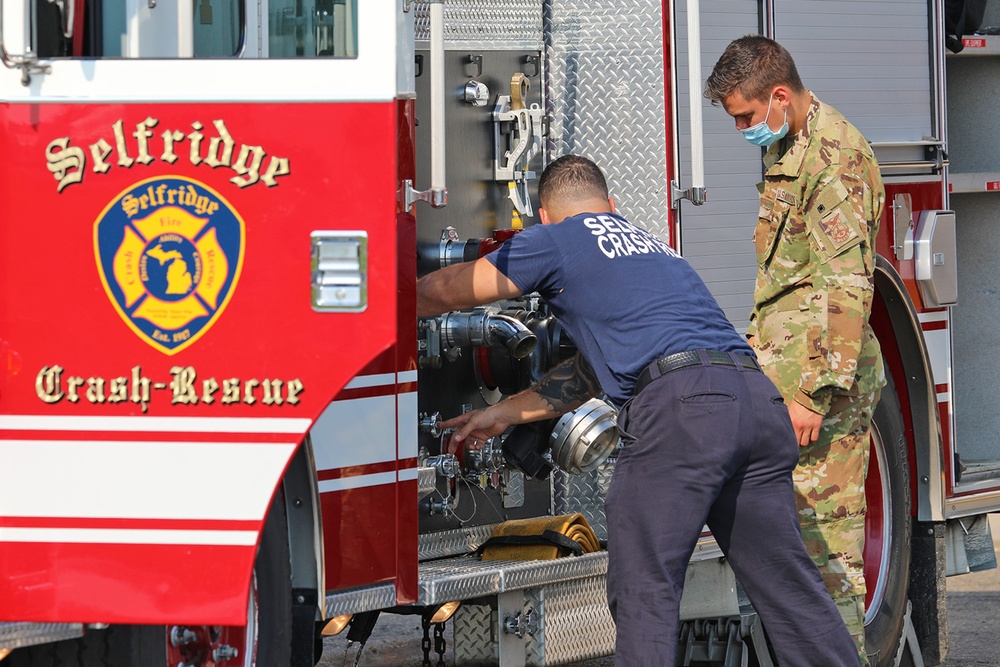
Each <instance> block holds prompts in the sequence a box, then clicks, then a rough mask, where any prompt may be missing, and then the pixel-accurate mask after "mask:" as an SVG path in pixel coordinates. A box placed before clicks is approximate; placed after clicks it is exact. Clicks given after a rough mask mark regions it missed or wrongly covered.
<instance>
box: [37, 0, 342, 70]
mask: <svg viewBox="0 0 1000 667" xmlns="http://www.w3.org/2000/svg"><path fill="white" fill-rule="evenodd" d="M34 7H35V29H34V35H33V40H34V47H35V51H36V53H38V55H39V57H41V58H47V59H51V58H65V57H84V58H190V57H193V58H233V57H238V58H310V57H327V58H356V57H357V54H358V45H357V33H358V19H357V0H157V2H155V3H149V2H145V1H143V2H135V1H132V0H62V2H59V3H55V2H52V1H51V0H35V1H34ZM74 11H75V12H82V13H83V16H82V20H81V19H80V17H75V20H74V17H73V14H72V13H70V14H68V15H67V12H74ZM67 21H69V23H68V24H69V25H71V26H75V27H76V30H75V31H73V30H70V33H71V34H69V35H67V34H66V29H65V26H66V25H67Z"/></svg>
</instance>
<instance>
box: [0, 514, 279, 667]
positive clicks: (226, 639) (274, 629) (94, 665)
mask: <svg viewBox="0 0 1000 667" xmlns="http://www.w3.org/2000/svg"><path fill="white" fill-rule="evenodd" d="M252 592H253V594H252V595H251V596H250V600H249V604H248V609H247V615H248V618H253V619H254V623H248V626H247V627H246V628H244V627H232V628H228V627H218V626H213V627H209V626H184V627H186V628H187V629H189V630H191V631H193V632H194V633H195V634H196V635H197V636H198V637H199V646H201V648H202V649H203V650H202V651H201V652H200V655H199V656H197V657H195V658H194V662H192V663H189V664H193V665H198V666H199V667H213V666H214V665H215V664H216V663H215V662H214V660H212V651H213V650H214V649H217V648H219V647H220V646H221V645H223V644H227V643H235V642H234V641H233V638H239V642H240V645H239V646H237V647H235V648H237V650H238V651H239V655H238V656H236V657H234V658H232V659H229V660H226V661H224V662H223V661H220V665H221V666H222V667H239V666H240V665H242V666H243V667H253V665H287V664H289V662H290V661H291V652H292V586H291V566H290V559H289V551H288V530H287V528H286V519H285V510H284V506H283V503H282V502H281V496H280V494H279V495H278V496H277V497H276V498H275V500H274V502H272V504H271V510H270V512H269V513H268V517H267V521H266V522H265V524H264V531H263V534H262V535H261V544H260V549H259V550H258V551H257V559H256V561H255V562H254V570H253V588H252ZM176 627H178V626H152V625H115V626H111V627H108V628H106V629H103V630H89V631H87V632H86V634H84V636H83V637H80V638H79V639H69V640H66V641H61V642H56V643H52V644H42V645H38V646H30V647H27V648H23V649H18V650H16V651H14V652H13V653H11V655H10V656H9V658H8V661H9V662H7V661H5V662H4V663H3V664H4V667H8V665H9V667H124V666H128V667H176V665H177V664H178V663H179V662H181V661H182V660H184V659H185V656H181V655H180V652H179V649H177V648H176V647H173V646H171V644H170V634H171V631H172V630H173V629H174V628H176ZM180 629H181V630H183V629H184V628H183V627H182V628H180ZM248 634H250V635H251V638H250V639H249V640H248V639H247V635H248ZM187 657H188V658H189V659H190V657H191V656H190V653H189V655H188V656H187Z"/></svg>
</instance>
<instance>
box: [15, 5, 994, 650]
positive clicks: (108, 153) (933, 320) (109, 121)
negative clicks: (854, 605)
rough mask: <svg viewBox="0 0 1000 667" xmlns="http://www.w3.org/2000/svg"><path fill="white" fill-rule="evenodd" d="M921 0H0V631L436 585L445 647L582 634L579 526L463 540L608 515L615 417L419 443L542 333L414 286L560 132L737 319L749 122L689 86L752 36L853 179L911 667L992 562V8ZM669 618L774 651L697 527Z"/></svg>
mask: <svg viewBox="0 0 1000 667" xmlns="http://www.w3.org/2000/svg"><path fill="white" fill-rule="evenodd" d="M944 11H945V8H944V6H943V3H942V2H940V1H935V0H931V1H928V0H863V1H862V0H842V1H837V2H823V3H818V2H793V1H791V0H719V1H713V2H711V3H702V5H701V6H700V7H699V3H698V2H697V0H688V2H686V3H681V2H677V1H675V0H621V1H620V2H616V3H594V2H584V1H582V0H544V1H542V0H447V2H443V1H441V0H431V1H430V2H426V1H418V0H366V1H365V2H358V0H225V1H223V0H30V1H24V0H2V2H0V17H2V23H0V59H2V62H3V64H4V65H5V67H4V68H3V69H0V161H2V164H3V165H5V166H4V167H3V168H2V169H3V171H2V172H0V367H2V371H3V372H2V375H0V659H3V657H4V656H7V660H8V661H9V662H8V664H13V665H18V666H20V665H36V666H48V665H58V666H86V667H90V666H91V665H98V664H100V665H103V664H116V665H142V666H146V665H150V666H155V667H159V666H163V667H166V666H167V665H169V666H170V667H174V666H176V665H184V666H186V667H193V666H210V665H254V664H260V665H267V666H278V665H289V664H290V665H294V666H295V667H301V666H305V665H313V664H314V663H315V662H316V660H317V659H318V653H319V650H320V648H321V646H322V642H321V641H320V638H321V637H322V634H321V633H326V634H332V633H335V632H337V631H339V630H340V629H341V628H343V627H345V625H346V626H348V627H349V630H348V631H347V632H348V633H351V634H350V635H349V636H351V637H353V638H355V639H359V640H361V641H363V640H364V639H365V638H366V637H367V636H368V634H369V633H370V632H371V631H372V626H373V624H375V623H376V621H377V619H378V617H379V613H381V612H395V613H415V614H420V615H421V616H422V618H423V627H424V629H425V637H428V636H429V635H428V633H429V630H430V629H431V628H433V629H434V632H435V634H436V635H437V636H438V638H439V639H440V638H441V637H443V635H442V634H441V633H442V632H443V627H444V626H443V625H441V623H442V622H443V620H444V619H446V618H448V617H449V615H450V619H451V620H450V621H449V622H450V624H451V625H452V627H453V632H454V634H453V635H452V636H451V644H452V646H453V648H454V653H455V659H456V662H457V663H458V664H469V663H475V662H477V661H478V662H480V663H481V662H490V661H492V662H493V663H494V664H501V665H505V666H508V665H525V664H529V665H559V664H567V663H571V662H573V661H574V660H580V659H584V658H590V657H596V656H601V655H610V654H612V653H613V652H614V627H613V624H612V621H611V619H610V616H609V614H608V612H607V608H606V598H605V592H604V582H605V574H606V568H607V553H606V551H600V552H597V553H589V554H584V555H582V556H579V557H574V558H559V559H555V560H548V561H527V562H517V561H483V560H481V559H480V558H478V557H477V555H476V551H477V548H478V547H479V546H480V545H481V544H482V543H483V542H484V541H485V540H486V539H487V538H488V537H489V536H490V534H491V533H492V531H493V530H494V528H495V526H497V525H498V524H501V523H502V522H505V521H508V520H512V519H525V518H532V517H544V516H547V515H564V514H576V513H580V514H582V515H583V516H584V517H585V518H586V519H587V520H588V522H589V524H590V525H591V527H592V528H593V529H594V531H595V533H596V535H597V537H598V538H599V539H605V538H606V535H607V528H606V521H605V519H604V515H603V494H604V491H605V490H606V489H607V485H608V481H609V479H610V477H611V474H612V472H613V469H614V460H615V457H614V448H615V444H616V440H617V434H616V432H615V428H614V416H615V415H614V409H613V408H612V407H611V406H610V405H609V404H607V403H606V402H604V401H601V400H595V401H592V402H591V403H588V404H586V405H585V406H583V407H582V408H580V409H579V410H577V411H575V412H574V413H571V414H570V415H567V416H566V417H564V418H562V419H560V420H558V421H557V422H555V423H549V424H545V425H542V426H536V427H534V428H533V429H520V430H515V431H513V432H511V433H510V434H507V435H506V436H505V437H498V438H496V439H495V442H490V443H487V446H486V447H485V448H484V449H483V450H481V451H475V452H472V451H469V452H464V453H460V455H458V456H456V455H453V454H448V453H447V451H446V448H445V447H444V443H445V442H446V441H447V438H448V435H449V434H448V433H443V432H441V431H440V430H439V428H438V427H437V422H438V420H439V419H440V418H444V417H449V416H452V415H454V414H457V413H460V412H462V411H464V410H468V409H471V408H475V407H480V406H483V405H486V404H489V403H493V402H495V401H497V400H500V399H501V398H502V397H503V396H504V395H507V394H511V393H513V392H516V391H518V390H520V389H521V388H523V387H525V386H527V385H528V384H530V383H531V382H532V381H533V380H534V379H536V378H537V377H539V375H540V373H542V372H544V371H545V370H546V369H547V368H549V367H551V366H552V365H553V364H554V363H557V362H558V361H559V360H561V359H563V358H566V356H567V355H570V354H572V353H573V351H574V348H573V343H572V341H571V340H570V339H569V338H568V337H567V336H566V335H565V334H564V333H563V332H562V330H561V328H560V326H559V323H558V321H556V320H554V319H553V318H552V317H551V316H550V315H549V313H548V311H547V308H546V305H545V304H544V303H542V302H540V301H539V299H538V298H537V297H535V296H533V295H528V296H526V297H524V298H522V299H518V300H516V301H512V302H505V303H498V304H492V305H490V306H489V307H486V308H479V309H475V310H472V311H469V312H455V313H449V314H447V315H445V316H443V317H436V318H431V319H427V320H420V321H418V319H417V318H416V317H415V314H414V313H415V282H416V279H417V278H418V276H420V275H423V274H424V273H426V272H429V271H431V270H433V269H435V268H438V267H441V266H446V265H448V264H451V263H455V262H461V261H467V260H471V259H476V258H478V257H480V256H482V255H483V254H485V253H487V252H490V251H491V250H493V249H494V248H496V247H497V245H498V244H500V243H502V242H503V241H504V240H505V239H507V238H509V236H510V235H511V234H514V233H516V232H517V230H518V229H520V228H522V227H523V226H525V225H530V224H532V223H533V222H534V221H535V220H536V218H535V216H534V215H533V214H534V211H533V198H534V195H535V187H534V186H535V183H536V178H537V175H538V174H539V172H540V170H541V168H542V167H543V166H544V164H545V163H546V161H547V160H549V159H551V158H553V157H555V156H558V155H561V154H564V153H568V152H575V153H582V154H585V155H589V156H591V157H593V158H595V159H596V160H597V161H598V162H599V163H600V164H601V165H602V166H603V167H604V168H605V170H606V171H607V173H608V175H609V178H610V183H611V187H612V190H613V194H614V196H616V198H617V201H618V203H619V206H620V208H621V210H622V211H623V212H624V213H625V214H626V215H627V216H628V217H629V218H630V219H632V220H634V221H635V222H637V223H639V224H642V225H643V226H645V227H647V228H649V229H652V230H654V231H656V233H658V234H659V235H660V236H661V237H662V238H663V239H664V240H665V241H667V242H669V243H671V244H672V245H674V246H675V247H677V248H678V249H680V250H681V251H682V253H683V254H684V255H685V256H686V257H687V258H688V259H689V261H691V263H692V264H693V265H694V266H695V267H696V268H697V269H698V270H699V272H700V273H701V274H702V275H703V277H704V278H705V280H706V281H707V282H708V284H709V285H710V287H711V289H712V291H713V293H714V294H715V295H716V297H717V298H718V299H719V301H720V303H722V305H723V306H724V308H725V309H726V311H727V314H728V315H729V316H730V318H731V319H732V321H733V322H734V323H735V324H736V326H737V327H738V328H741V329H745V326H746V316H747V314H748V312H749V309H750V304H751V293H752V286H753V279H754V275H755V272H756V268H757V267H756V262H755V260H754V249H753V246H752V244H751V243H750V240H749V237H750V235H751V233H752V228H753V225H754V214H755V212H756V211H757V201H756V199H757V193H756V190H755V188H754V185H755V184H756V183H757V182H758V181H759V180H760V177H761V163H760V153H759V151H757V150H756V149H754V148H752V147H750V146H747V145H746V144H745V142H743V141H742V139H741V137H740V136H739V134H738V133H737V132H735V130H734V129H733V127H732V122H731V119H729V118H728V117H727V116H726V115H725V114H724V113H723V112H722V111H721V110H720V109H717V108H713V107H711V106H710V105H708V103H707V102H706V101H705V100H703V99H702V96H701V94H700V89H701V85H702V82H703V80H704V77H705V75H706V74H707V72H708V71H709V70H710V68H711V65H712V64H713V63H714V62H715V59H716V58H717V57H718V56H719V54H720V53H721V51H722V49H723V48H724V47H725V46H726V44H728V42H729V41H730V40H732V39H733V38H735V37H738V36H740V35H743V34H747V33H755V32H762V33H764V34H767V35H771V36H774V37H775V38H777V39H778V40H779V41H781V42H782V43H783V44H785V45H786V46H787V47H788V48H789V49H790V50H791V52H792V54H793V55H794V56H795V58H796V61H797V62H798V64H799V66H800V70H801V73H802V76H803V79H804V80H805V82H806V84H807V85H808V86H810V87H811V88H812V89H813V90H814V91H816V93H817V95H818V96H819V97H820V98H821V99H823V100H824V101H826V102H828V103H830V104H832V105H833V106H835V107H836V108H838V109H839V110H840V111H842V112H844V113H845V114H846V115H847V117H848V118H850V119H851V120H852V121H853V122H854V123H855V124H856V125H857V126H858V127H859V128H860V129H861V131H862V132H863V133H864V134H865V135H866V137H868V139H869V140H870V141H871V142H872V145H873V146H874V147H875V150H876V153H877V156H878V158H879V161H880V163H881V166H882V169H883V172H884V178H885V183H886V190H887V198H888V203H889V205H888V206H887V207H886V213H885V216H884V218H883V220H882V221H881V228H880V237H879V243H878V251H879V258H878V266H877V275H876V283H877V298H876V300H875V307H874V314H873V322H874V325H875V328H876V331H877V333H878V336H879V338H880V340H881V341H882V346H883V349H884V352H885V359H886V366H887V368H888V370H889V371H890V374H891V377H890V384H889V386H888V387H887V388H886V390H885V392H884V395H883V397H882V401H881V403H880V405H879V407H878V411H877V414H876V418H875V429H874V434H873V438H872V452H873V458H872V465H871V470H870V474H869V479H868V487H867V488H868V492H869V514H868V540H867V547H866V549H867V553H866V571H867V574H868V586H869V601H868V602H869V604H868V619H867V620H868V635H869V637H868V641H869V650H870V652H871V654H872V664H877V665H899V664H904V665H906V664H912V665H920V664H926V665H932V664H938V663H939V662H940V661H941V660H942V659H943V656H944V653H945V652H946V650H947V642H946V638H947V634H946V630H947V628H946V616H945V614H944V613H942V612H943V609H944V603H945V598H944V583H943V582H944V578H945V576H947V575H949V574H960V573H962V572H967V571H970V570H976V569H981V568H986V567H992V566H995V558H994V555H993V549H992V543H991V540H990V535H989V527H988V522H987V521H986V520H985V518H986V515H987V513H989V512H991V511H995V510H997V509H998V507H1000V445H998V443H997V442H996V440H995V438H994V437H993V434H995V433H997V432H1000V423H998V422H1000V411H997V410H996V409H995V400H994V394H993V387H994V385H995V382H994V378H996V377H997V371H998V370H1000V368H998V367H1000V357H998V356H997V355H996V354H995V353H994V351H995V350H996V348H997V344H998V342H1000V335H998V334H997V333H996V327H995V326H993V325H994V323H995V321H996V318H997V315H998V314H1000V313H998V311H1000V302H998V301H997V299H996V293H997V287H996V277H995V271H994V269H993V261H992V259H993V255H992V248H993V247H994V246H995V245H996V244H997V242H996V234H995V233H992V229H993V226H994V225H995V218H996V213H995V212H996V210H997V204H998V202H997V200H996V196H997V195H996V194H991V193H990V192H989V191H991V190H998V189H1000V187H998V185H997V184H998V183H1000V164H997V159H998V158H997V156H998V155H1000V153H998V152H997V151H996V150H995V149H993V147H992V146H991V144H990V142H989V141H988V140H987V137H988V136H992V135H993V134H995V133H992V132H989V131H988V129H989V128H990V123H991V122H992V123H995V118H992V117H990V116H989V114H991V113H992V111H991V109H992V107H993V106H995V105H991V104H989V103H983V102H984V100H986V99H992V98H987V97H983V96H982V95H986V93H985V92H983V91H989V90H993V89H995V88H996V87H997V82H998V81H1000V76H998V73H1000V67H998V64H997V63H998V61H997V60H996V55H997V54H998V53H1000V45H998V43H997V41H996V40H997V39H1000V38H998V37H992V36H986V35H974V36H966V37H965V41H964V44H965V46H966V48H965V50H963V51H962V52H961V53H959V54H954V55H953V54H951V53H950V52H946V49H945V31H944V29H943V26H944V17H943V15H944ZM989 11H991V12H992V11H996V7H995V6H994V7H992V8H991V9H990V10H989ZM989 19H990V16H989V13H988V15H987V20H986V21H985V24H986V25H989V24H990V23H991V22H990V20H989ZM998 22H1000V20H997V21H994V22H993V23H994V24H995V23H998ZM975 56H980V57H975ZM692 72H693V74H692ZM946 82H947V85H946ZM976 91H980V92H979V93H977V92H976ZM977 95H978V96H977ZM994 97H995V96H994ZM993 115H994V116H995V114H993ZM988 251H989V252H988ZM959 256H962V257H963V259H962V262H961V265H959V262H958V257H959ZM959 283H961V285H962V290H961V292H959V290H958V285H959ZM456 608H457V610H456ZM682 613H683V621H684V624H683V630H682V637H681V646H682V651H681V654H682V660H686V661H687V662H684V664H690V663H691V661H699V660H700V661H701V662H700V663H698V664H740V662H741V661H745V660H747V659H748V656H749V655H750V654H751V653H755V654H756V656H757V658H756V659H757V660H758V661H759V662H760V664H768V657H767V651H766V649H764V648H763V647H764V642H763V639H762V637H763V633H762V632H761V631H760V630H761V628H760V624H759V623H758V621H757V619H756V616H755V614H754V613H753V609H752V607H751V606H750V605H749V603H748V601H747V600H746V599H745V596H743V595H742V593H741V589H740V587H739V584H738V582H736V581H735V579H734V577H733V575H732V573H731V571H730V570H729V568H728V566H727V565H726V563H725V560H724V559H723V558H722V555H721V553H720V551H719V549H718V547H717V546H716V545H715V543H714V542H713V540H712V538H711V535H709V534H706V535H705V536H704V539H703V540H702V541H701V542H700V543H699V545H698V548H697V550H696V552H695V554H694V557H693V559H692V563H691V567H690V570H689V575H688V583H687V586H686V589H685V599H684V604H683V611H682ZM376 631H377V630H376ZM440 646H441V642H440V641H439V642H437V644H436V646H435V647H434V648H435V649H436V648H440ZM431 650H434V649H432V648H431V645H430V642H429V641H425V658H427V656H428V653H429V652H430V651H431ZM743 664H746V663H745V662H744V663H743Z"/></svg>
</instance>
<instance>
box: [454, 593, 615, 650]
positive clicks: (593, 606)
mask: <svg viewBox="0 0 1000 667" xmlns="http://www.w3.org/2000/svg"><path fill="white" fill-rule="evenodd" d="M606 586H607V579H606V577H605V576H603V575H602V576H596V577H585V578H582V579H578V580H575V581H568V582H563V583H557V584H552V585H547V586H541V587H535V588H529V589H526V590H525V591H524V592H523V593H524V596H523V606H522V607H521V609H522V612H523V613H527V612H529V611H530V612H531V613H532V615H533V616H534V617H535V619H536V622H537V629H536V631H535V633H534V634H533V635H530V634H528V635H525V637H524V651H525V664H526V665H527V667H551V666H554V665H569V664H574V663H575V662H577V661H579V660H589V659H591V658H599V657H602V656H609V655H614V652H615V625H614V621H612V620H611V612H610V611H608V598H607V592H606ZM453 619H454V621H453V627H454V644H453V647H454V650H455V664H457V665H496V664H497V663H498V661H499V642H498V637H499V632H500V630H499V620H498V616H497V613H496V612H495V611H494V610H492V609H491V607H490V606H488V605H462V607H460V608H459V611H458V612H456V613H455V616H454V617H453Z"/></svg>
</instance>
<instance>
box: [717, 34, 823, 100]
mask: <svg viewBox="0 0 1000 667" xmlns="http://www.w3.org/2000/svg"><path fill="white" fill-rule="evenodd" d="M780 85H784V86H788V87H789V88H791V89H792V91H793V92H796V93H801V92H802V91H804V90H805V86H803V85H802V79H801V78H799V71H798V70H797V69H796V68H795V61H794V60H793V59H792V54H790V53H789V52H788V49H786V48H785V47H783V46H782V45H781V44H778V43H777V42H776V41H774V40H773V39H769V38H767V37H764V36H763V35H745V36H743V37H740V38H739V39H736V40H733V41H732V42H731V43H730V44H729V46H727V47H726V50H725V51H723V53H722V56H721V57H720V58H719V62H717V63H715V68H714V69H713V70H712V73H711V74H710V75H709V77H708V80H707V81H706V82H705V97H707V98H708V99H710V100H712V104H718V103H719V102H721V101H722V100H724V99H726V98H727V97H729V96H730V95H732V94H733V93H735V92H738V93H739V94H740V95H742V96H743V97H744V99H746V100H747V101H751V100H757V101H764V100H767V99H768V98H769V97H770V95H771V90H773V89H774V87H775V86H780Z"/></svg>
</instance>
